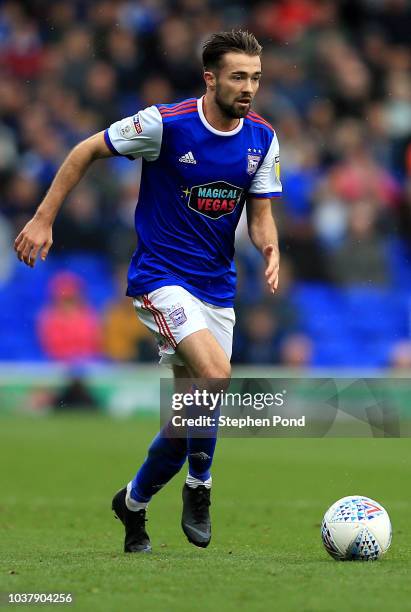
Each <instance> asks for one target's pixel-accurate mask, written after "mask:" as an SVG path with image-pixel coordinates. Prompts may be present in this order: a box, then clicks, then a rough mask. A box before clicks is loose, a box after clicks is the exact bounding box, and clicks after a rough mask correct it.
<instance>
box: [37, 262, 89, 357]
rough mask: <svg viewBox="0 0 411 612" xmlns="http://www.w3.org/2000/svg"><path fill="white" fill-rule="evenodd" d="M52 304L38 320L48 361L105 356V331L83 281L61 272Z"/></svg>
mask: <svg viewBox="0 0 411 612" xmlns="http://www.w3.org/2000/svg"><path fill="white" fill-rule="evenodd" d="M50 294H51V303H50V304H48V305H47V304H46V305H45V306H44V308H43V309H42V310H41V311H40V313H39V316H38V335H39V340H40V343H41V345H42V347H43V350H44V352H45V354H46V355H47V357H49V358H50V359H58V360H64V361H81V360H84V359H93V358H97V357H99V356H100V355H101V328H100V321H99V318H98V315H97V313H96V312H95V310H94V309H93V308H92V307H91V306H90V305H89V304H88V303H87V302H86V299H85V297H84V295H83V294H84V287H83V286H82V282H81V280H80V278H79V277H77V276H76V275H75V274H72V273H70V272H61V273H59V274H57V275H56V276H54V277H53V278H52V280H51V282H50Z"/></svg>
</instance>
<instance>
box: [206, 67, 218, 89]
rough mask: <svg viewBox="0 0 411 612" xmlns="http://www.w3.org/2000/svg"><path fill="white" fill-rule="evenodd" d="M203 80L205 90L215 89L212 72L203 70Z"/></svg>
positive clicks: (214, 78)
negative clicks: (205, 86)
mask: <svg viewBox="0 0 411 612" xmlns="http://www.w3.org/2000/svg"><path fill="white" fill-rule="evenodd" d="M204 80H205V83H206V85H207V89H215V87H216V82H217V79H216V76H215V74H214V72H210V70H204Z"/></svg>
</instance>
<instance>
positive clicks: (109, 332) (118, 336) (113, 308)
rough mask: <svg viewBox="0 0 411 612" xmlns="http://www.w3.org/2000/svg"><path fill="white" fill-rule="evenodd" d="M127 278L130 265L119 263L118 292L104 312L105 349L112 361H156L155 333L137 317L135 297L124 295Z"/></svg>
mask: <svg viewBox="0 0 411 612" xmlns="http://www.w3.org/2000/svg"><path fill="white" fill-rule="evenodd" d="M126 279H127V269H126V268H125V266H120V267H119V269H118V271H117V280H118V286H119V295H118V297H117V298H116V299H115V300H113V301H112V302H111V303H109V304H108V306H107V307H106V310H105V312H104V319H103V348H104V353H105V355H106V356H107V357H109V358H110V359H112V360H113V361H154V360H155V359H156V357H157V350H156V343H155V341H154V337H153V335H152V334H151V332H150V331H149V330H148V329H147V328H146V326H145V325H143V324H142V323H141V321H140V320H139V319H138V317H137V315H136V313H135V311H134V308H133V302H132V300H131V299H130V298H129V297H127V296H126V295H125V284H126Z"/></svg>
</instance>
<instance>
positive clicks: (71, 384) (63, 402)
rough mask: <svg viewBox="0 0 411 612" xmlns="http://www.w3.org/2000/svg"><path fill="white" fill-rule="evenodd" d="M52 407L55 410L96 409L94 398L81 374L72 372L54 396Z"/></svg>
mask: <svg viewBox="0 0 411 612" xmlns="http://www.w3.org/2000/svg"><path fill="white" fill-rule="evenodd" d="M53 407H54V410H55V411H56V412H67V411H71V410H81V411H82V412H83V411H95V410H97V409H98V404H97V401H96V398H95V397H94V396H93V394H92V393H91V391H90V390H89V388H88V387H87V385H86V382H85V380H84V378H83V376H82V375H81V374H80V373H76V372H74V373H73V374H72V375H71V376H70V378H69V379H68V381H67V382H66V383H65V385H64V387H63V388H62V389H61V390H60V391H59V392H58V393H57V394H56V395H55V396H54V398H53Z"/></svg>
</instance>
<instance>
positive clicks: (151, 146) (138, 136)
mask: <svg viewBox="0 0 411 612" xmlns="http://www.w3.org/2000/svg"><path fill="white" fill-rule="evenodd" d="M162 137H163V120H162V117H161V115H160V112H159V110H158V108H157V107H156V106H149V107H148V108H145V109H144V110H141V111H139V112H138V113H137V114H136V115H132V116H131V117H126V118H125V119H121V120H120V121H116V122H115V123H112V124H111V125H110V127H109V128H108V129H107V130H105V132H104V140H105V141H106V145H107V146H108V148H109V149H110V151H111V152H112V153H113V154H114V155H125V156H126V157H128V158H129V159H137V158H138V157H144V159H145V160H147V161H154V160H156V159H157V158H158V156H159V155H160V149H161V141H162Z"/></svg>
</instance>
